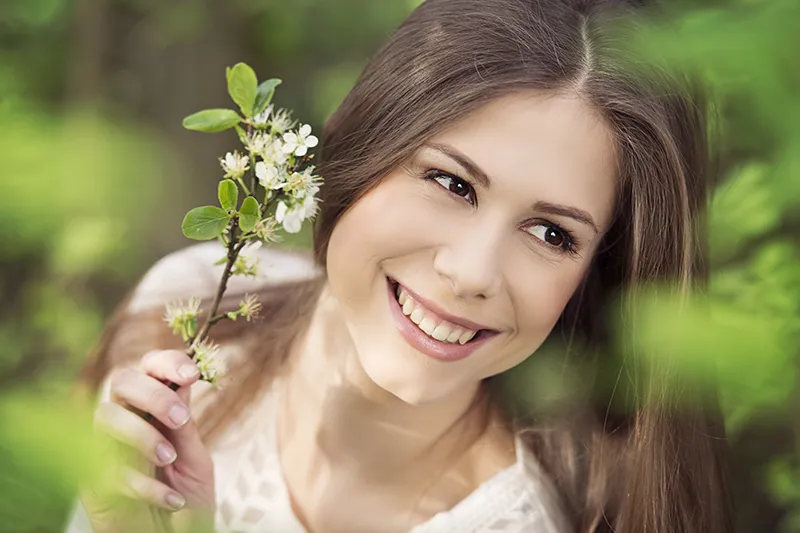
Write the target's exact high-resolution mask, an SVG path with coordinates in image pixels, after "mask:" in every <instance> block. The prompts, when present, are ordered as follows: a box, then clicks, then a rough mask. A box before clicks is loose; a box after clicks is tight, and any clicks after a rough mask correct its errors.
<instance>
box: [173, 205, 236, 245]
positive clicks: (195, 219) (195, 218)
mask: <svg viewBox="0 0 800 533" xmlns="http://www.w3.org/2000/svg"><path fill="white" fill-rule="evenodd" d="M227 225H228V212H227V211H225V210H224V209H220V208H219V207H214V206H210V205H207V206H205V207H195V208H194V209H192V210H191V211H189V212H188V213H186V216H185V217H184V219H183V224H181V229H182V230H183V234H184V235H185V236H186V237H188V238H190V239H194V240H196V241H209V240H211V239H213V238H215V237H217V236H218V235H219V234H220V233H222V230H224V229H225V226H227Z"/></svg>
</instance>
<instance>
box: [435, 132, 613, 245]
mask: <svg viewBox="0 0 800 533" xmlns="http://www.w3.org/2000/svg"><path fill="white" fill-rule="evenodd" d="M425 146H426V147H428V148H431V149H433V150H436V151H437V152H440V153H442V154H444V155H446V156H447V157H449V158H450V159H452V160H454V161H455V162H456V163H458V164H459V165H460V166H461V167H462V168H464V170H466V171H467V172H468V173H469V174H470V175H471V176H472V177H473V178H475V181H477V182H478V183H480V184H481V185H482V186H484V187H485V188H487V189H489V188H490V185H491V180H490V179H489V176H488V175H487V174H486V172H484V171H483V170H482V169H481V167H479V166H478V165H476V164H475V162H474V161H472V159H470V158H469V157H467V156H466V155H464V154H463V153H461V152H460V151H458V150H456V149H455V148H454V147H452V146H450V145H447V144H439V143H426V144H425ZM533 210H534V211H539V212H542V213H548V214H551V215H558V216H562V217H568V218H571V219H573V220H576V221H577V222H580V223H581V224H585V225H587V226H589V227H590V228H592V229H593V230H594V232H595V233H597V234H599V233H600V228H598V227H597V224H596V223H595V221H594V219H593V218H592V215H590V214H589V213H588V212H587V211H584V210H583V209H579V208H577V207H571V206H568V205H561V204H553V203H550V202H541V201H539V202H536V203H535V204H533Z"/></svg>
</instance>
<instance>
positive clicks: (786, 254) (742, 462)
mask: <svg viewBox="0 0 800 533" xmlns="http://www.w3.org/2000/svg"><path fill="white" fill-rule="evenodd" d="M418 3H419V1H418V0H381V1H375V0H336V1H332V0H293V1H292V2H288V3H287V2H285V1H283V0H229V1H227V2H226V1H222V0H175V1H169V2H164V1H162V0H5V1H4V2H2V3H0V126H2V127H0V271H2V277H0V298H1V299H2V303H3V305H2V306H0V383H1V384H2V388H1V389H0V391H2V392H0V531H13V532H19V533H22V532H34V531H36V532H39V531H59V530H60V529H61V527H62V526H61V524H62V523H63V521H64V518H65V516H66V513H67V512H68V510H69V506H70V505H71V500H72V497H73V491H74V487H75V483H76V479H77V475H78V473H80V472H85V471H87V470H88V472H89V473H91V472H93V471H95V470H97V469H99V468H100V465H98V462H97V461H96V460H91V459H92V458H93V457H95V455H94V451H93V448H92V444H91V442H90V441H89V439H88V435H87V432H86V430H87V429H88V426H89V424H88V421H89V417H90V413H89V412H88V411H87V410H86V409H85V408H80V406H81V405H84V404H81V403H79V400H74V399H71V398H72V397H71V396H69V395H68V391H69V388H70V386H71V382H72V380H73V379H74V376H75V373H76V371H77V369H78V367H79V365H80V362H81V361H82V359H83V358H84V357H85V355H86V353H87V351H88V350H89V349H90V347H91V345H92V344H93V343H94V341H95V340H96V338H97V336H98V334H99V332H100V330H101V328H102V325H103V321H104V320H105V318H106V317H107V316H108V314H109V312H110V310H111V309H112V308H113V306H114V305H115V304H116V303H117V302H118V301H119V300H120V298H121V297H122V295H123V294H124V292H125V291H126V290H127V289H129V288H130V287H131V286H132V285H133V284H134V283H135V282H136V280H137V278H138V277H139V276H140V275H141V274H142V273H143V272H144V271H145V270H146V269H147V268H148V266H149V265H151V264H152V263H153V261H155V260H156V259H157V258H158V257H160V256H162V255H164V254H165V253H167V252H169V251H171V250H174V249H177V248H179V247H182V246H185V245H187V244H189V243H188V242H187V241H186V240H185V239H184V237H183V236H182V235H181V232H180V221H181V218H182V217H183V215H184V214H185V212H186V211H187V210H188V209H189V208H191V207H193V206H196V205H202V204H205V203H213V202H214V201H215V194H216V186H215V184H216V183H217V181H218V180H219V177H220V170H219V166H218V163H217V160H216V156H211V155H209V156H206V155H204V154H218V155H222V154H224V153H225V151H226V150H227V149H229V148H231V147H233V146H235V145H236V144H235V138H234V137H233V134H231V135H230V136H226V135H227V134H224V135H199V134H194V133H191V132H187V131H185V130H183V129H182V128H181V125H180V124H181V119H182V118H183V117H184V116H186V115H188V114H190V113H192V112H194V111H197V110H199V109H203V108H208V107H220V106H227V105H229V103H228V100H227V96H226V92H225V79H224V76H223V73H224V68H225V67H226V66H230V65H233V64H234V63H236V62H238V61H246V62H247V63H249V64H250V65H253V66H254V67H255V68H256V71H257V73H258V74H259V76H260V77H272V76H275V77H280V78H283V80H284V83H283V85H282V86H281V88H280V90H279V91H278V94H277V97H276V99H277V103H278V104H279V105H282V106H285V107H289V108H292V109H294V110H295V112H296V116H298V117H303V118H304V119H305V120H308V121H310V122H311V124H312V125H313V126H314V128H315V130H317V131H319V129H320V127H321V124H322V123H323V121H324V120H325V118H326V117H327V116H328V115H329V114H330V113H331V111H332V110H333V109H335V107H336V106H337V104H338V103H339V102H340V101H341V99H342V97H343V96H344V95H345V94H346V92H347V90H348V89H349V88H350V87H351V85H352V83H353V81H354V79H355V77H356V76H357V74H358V73H359V71H360V69H361V68H362V67H363V65H364V64H365V62H366V60H367V59H368V57H369V55H370V54H371V53H372V52H373V51H374V50H375V49H376V47H377V46H378V45H379V44H380V42H382V40H383V39H384V38H385V37H386V36H387V35H388V33H389V32H390V31H391V30H392V29H393V28H394V27H395V26H396V25H397V24H398V23H399V22H400V21H401V20H402V19H403V18H404V17H405V15H407V14H408V13H409V12H410V11H411V9H413V7H415V6H416V5H417V4H418ZM639 39H640V41H639V42H638V43H637V48H638V49H639V50H641V51H643V52H644V53H647V54H651V55H652V56H653V57H654V58H655V59H658V60H663V61H669V62H676V63H680V64H684V65H687V64H688V65H691V66H693V67H697V68H700V69H701V70H702V71H703V72H704V73H705V74H706V75H707V76H708V77H709V78H710V79H711V81H712V83H713V86H714V88H715V91H716V95H717V98H718V102H719V118H720V121H719V129H720V132H721V140H720V147H721V156H722V157H721V164H722V168H723V173H722V178H721V180H720V183H719V185H718V186H717V189H716V192H715V195H714V199H713V207H712V210H711V213H710V217H709V222H710V226H711V238H710V248H711V254H712V263H711V268H712V277H711V291H710V294H709V295H708V297H707V298H706V299H705V300H704V302H703V303H702V304H697V305H694V306H690V307H689V308H688V309H687V308H682V309H681V308H679V306H678V305H677V304H676V303H675V302H670V301H666V300H663V299H657V300H648V301H646V302H645V305H644V306H643V307H642V308H641V310H640V313H639V315H638V319H639V320H638V322H639V326H640V327H641V328H642V329H641V330H640V331H641V332H642V334H641V335H640V342H642V343H643V344H644V347H645V348H647V349H648V350H647V353H648V354H650V356H651V357H666V358H671V359H672V360H677V361H679V363H680V366H681V370H682V371H683V372H686V373H688V374H690V375H692V376H694V375H701V376H706V375H709V374H710V373H711V371H712V370H713V369H719V370H720V380H721V383H720V385H721V394H722V399H723V407H724V412H725V416H726V425H727V428H728V431H729V433H730V440H731V445H732V461H731V464H732V469H733V481H734V492H735V496H736V511H737V516H736V521H737V526H738V530H739V531H744V532H754V533H760V532H770V531H782V532H790V531H791V532H794V531H800V401H798V400H800V388H799V387H798V373H797V372H798V352H800V209H798V205H800V64H798V52H800V2H797V1H796V0H738V1H733V0H731V1H722V0H705V1H702V2H688V1H685V0H684V1H678V2H673V3H671V4H670V10H669V13H668V17H667V20H666V21H665V22H664V24H663V25H662V26H661V27H657V28H654V29H648V30H646V31H643V32H642V34H641V35H640V36H639ZM307 242H308V233H307V232H305V233H303V234H301V236H300V237H299V239H298V240H294V241H289V243H288V244H290V245H301V246H302V245H304V244H306V243H307Z"/></svg>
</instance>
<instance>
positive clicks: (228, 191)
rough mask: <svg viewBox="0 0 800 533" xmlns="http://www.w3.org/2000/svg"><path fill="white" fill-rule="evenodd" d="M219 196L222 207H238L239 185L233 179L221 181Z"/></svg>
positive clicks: (226, 208) (227, 208)
mask: <svg viewBox="0 0 800 533" xmlns="http://www.w3.org/2000/svg"><path fill="white" fill-rule="evenodd" d="M217 196H218V197H219V205H221V206H222V209H225V210H230V209H236V204H238V202H239V187H237V186H236V183H234V182H233V180H222V181H220V182H219V189H218V190H217Z"/></svg>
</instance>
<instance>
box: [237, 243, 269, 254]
mask: <svg viewBox="0 0 800 533" xmlns="http://www.w3.org/2000/svg"><path fill="white" fill-rule="evenodd" d="M263 245H264V243H263V242H261V241H259V240H256V239H253V240H250V241H247V244H245V245H244V246H243V247H242V249H241V250H240V251H239V256H240V257H241V256H244V257H255V256H257V255H258V251H259V250H260V249H261V247H262V246H263Z"/></svg>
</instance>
